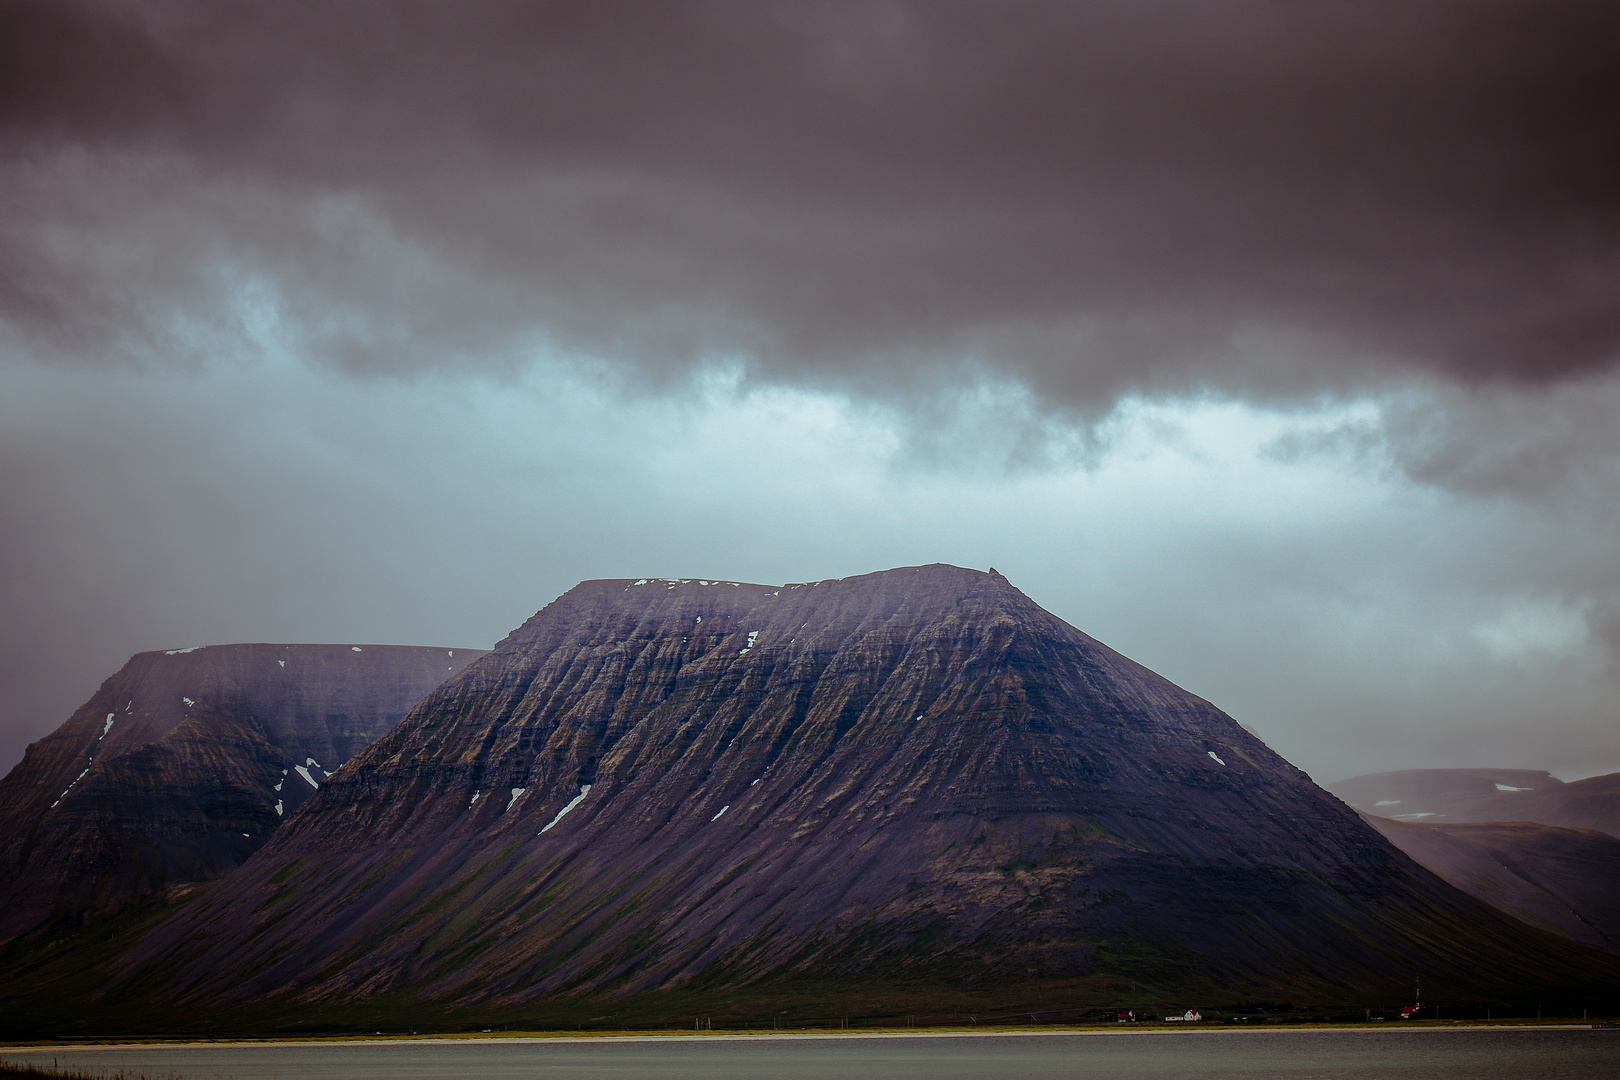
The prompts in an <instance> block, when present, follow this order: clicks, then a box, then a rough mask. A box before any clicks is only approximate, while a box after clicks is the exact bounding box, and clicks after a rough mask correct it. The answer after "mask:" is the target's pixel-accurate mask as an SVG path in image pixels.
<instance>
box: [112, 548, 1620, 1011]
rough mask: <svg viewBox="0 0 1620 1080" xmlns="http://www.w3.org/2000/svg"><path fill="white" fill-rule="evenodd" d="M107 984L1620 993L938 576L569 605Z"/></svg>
mask: <svg viewBox="0 0 1620 1080" xmlns="http://www.w3.org/2000/svg"><path fill="white" fill-rule="evenodd" d="M109 970H110V972H111V975H110V977H102V976H98V981H97V989H96V993H97V994H99V995H100V996H99V997H98V999H97V1001H98V1005H97V1007H98V1008H102V1009H112V1008H114V1007H123V1006H126V1005H127V1006H128V1007H130V1008H134V1007H135V1006H136V1004H139V1005H141V1006H142V1007H147V1008H161V1009H165V1010H168V1011H169V1015H174V1014H176V1010H179V1011H182V1012H186V1013H187V1014H191V1013H193V1012H195V1011H196V1010H204V1009H215V1010H219V1009H226V1008H237V1009H240V1010H251V1011H252V1014H253V1015H254V1016H256V1017H264V1016H269V1015H273V1014H275V1013H276V1010H277V1009H283V1010H284V1011H283V1012H282V1013H281V1014H280V1015H289V1016H290V1015H294V1013H296V1015H299V1016H306V1015H308V1013H309V1012H310V1011H311V1010H320V1009H340V1008H343V1007H346V1006H353V1005H356V1004H357V1003H366V1002H378V1001H382V1002H388V1003H389V1008H390V1009H393V1010H398V1009H403V1008H405V1007H406V1006H408V1005H410V1006H413V1007H414V1006H416V1005H422V1004H424V1003H425V1004H426V1005H431V1006H432V1007H434V1008H438V1009H454V1008H463V1009H466V1008H471V1007H479V1008H486V1009H497V1008H499V1009H508V1010H511V1009H522V1008H531V1009H555V1008H561V1007H562V1005H560V1004H559V1003H560V1002H564V1003H565V1002H566V1001H568V1000H590V1001H596V1002H602V1001H614V1000H616V1001H619V1002H621V1003H624V1002H631V1001H642V1002H647V1001H657V1000H664V1001H675V1000H677V999H679V995H681V994H686V995H692V994H699V993H708V994H714V995H722V996H723V997H724V1000H726V1001H729V1002H732V1003H733V1004H732V1005H728V1006H727V1007H728V1008H733V1009H749V1008H751V1009H754V1010H756V1011H758V1012H760V1013H763V1012H765V1011H767V1009H768V1008H770V1007H772V1006H770V1005H769V1003H770V1002H778V1003H779V1002H781V1001H782V1000H785V998H784V997H783V995H789V994H799V995H800V997H799V998H796V999H794V1000H795V1001H797V1002H800V1003H801V1004H802V1003H803V1002H805V1001H809V1000H811V999H812V998H814V999H815V1000H817V1001H828V1000H834V999H835V998H836V999H837V1000H841V1001H842V1000H849V997H848V995H850V994H857V993H858V994H862V995H865V997H863V998H862V1000H863V1001H866V1002H868V1004H871V1003H873V1002H881V1003H883V1004H884V1005H885V1007H889V1006H894V1005H896V1004H897V1003H905V1002H912V1001H918V1000H924V999H926V1000H930V1001H936V1002H937V1001H946V1000H950V1001H971V1000H976V999H975V998H974V995H982V994H987V993H991V992H992V991H993V993H994V994H998V995H1003V996H1002V997H1001V998H998V1000H1007V999H1009V998H1010V997H1012V996H1016V995H1023V997H1022V998H1020V1000H1022V999H1024V998H1028V999H1031V1000H1033V999H1034V998H1035V997H1036V996H1037V995H1050V996H1049V997H1044V998H1043V1000H1059V999H1066V1000H1070V1001H1073V1000H1082V1001H1084V1000H1090V1001H1093V1002H1095V1001H1098V1000H1101V1001H1104V1002H1106V1001H1110V1000H1120V999H1122V998H1130V997H1135V998H1137V999H1138V1000H1158V999H1159V996H1161V995H1164V996H1171V995H1173V996H1172V997H1171V999H1172V1000H1175V999H1178V998H1180V999H1185V998H1186V997H1187V996H1188V995H1194V996H1196V997H1200V998H1204V999H1206V1000H1208V999H1209V998H1210V997H1211V996H1213V995H1217V994H1219V995H1227V996H1228V997H1227V999H1228V1000H1244V999H1245V998H1247V999H1249V1000H1253V999H1255V997H1256V996H1261V999H1262V1000H1283V999H1290V998H1293V999H1297V998H1299V997H1304V998H1305V999H1306V1000H1333V1001H1343V1000H1347V999H1349V1000H1373V1001H1378V1000H1389V1001H1400V1000H1404V999H1405V995H1406V994H1408V993H1409V992H1410V991H1409V988H1410V986H1411V976H1412V974H1413V972H1414V971H1417V972H1421V973H1422V976H1423V982H1424V987H1425V990H1426V991H1429V992H1432V993H1435V994H1441V993H1443V992H1447V991H1448V988H1449V992H1452V993H1456V994H1473V995H1494V996H1496V997H1504V996H1509V995H1518V994H1524V993H1536V992H1540V991H1541V990H1543V989H1545V988H1547V987H1550V986H1555V985H1561V986H1582V987H1592V986H1598V987H1600V988H1605V989H1606V992H1609V993H1613V991H1614V990H1615V988H1616V986H1617V984H1620V969H1617V966H1616V961H1615V958H1613V957H1610V956H1606V955H1605V954H1601V953H1597V952H1594V951H1591V950H1587V949H1585V948H1583V947H1581V946H1579V945H1577V944H1575V943H1572V942H1568V941H1565V940H1564V939H1561V938H1559V937H1557V936H1555V935H1552V934H1547V933H1544V932H1541V931H1538V930H1535V929H1533V928H1530V927H1528V926H1526V925H1524V924H1523V923H1521V922H1517V921H1515V920H1511V919H1508V918H1506V917H1504V916H1503V915H1501V914H1500V913H1499V912H1497V911H1495V910H1494V909H1492V908H1490V907H1488V906H1487V905H1484V904H1481V903H1479V902H1478V901H1476V900H1474V899H1472V898H1471V897H1468V896H1466V895H1464V894H1463V893H1461V892H1459V891H1458V890H1456V889H1454V888H1452V887H1451V886H1449V885H1447V884H1445V883H1444V882H1443V881H1441V880H1440V879H1438V878H1437V877H1435V876H1434V875H1433V874H1431V873H1429V872H1428V871H1426V870H1424V869H1422V868H1421V867H1420V866H1418V865H1417V864H1416V863H1414V862H1413V861H1412V860H1411V859H1409V858H1408V857H1407V856H1405V855H1403V854H1402V853H1401V852H1400V851H1399V850H1397V849H1396V848H1394V847H1393V846H1392V845H1391V844H1390V843H1389V842H1388V841H1387V840H1385V839H1384V837H1383V836H1381V835H1380V834H1379V833H1378V832H1377V831H1375V830H1374V829H1373V828H1372V827H1370V826H1369V825H1367V824H1366V823H1365V822H1364V821H1362V819H1361V818H1360V817H1359V816H1358V815H1357V814H1356V813H1355V812H1354V811H1353V810H1351V809H1350V808H1349V807H1347V806H1345V805H1344V804H1343V803H1342V802H1340V801H1339V800H1338V799H1335V798H1333V797H1332V796H1331V795H1329V794H1328V793H1326V792H1324V791H1322V790H1321V789H1320V788H1318V787H1317V786H1316V785H1315V784H1313V783H1312V782H1311V780H1310V779H1309V778H1308V777H1307V776H1306V775H1305V774H1304V773H1302V772H1300V771H1299V770H1298V769H1296V768H1294V767H1293V766H1291V765H1289V764H1288V762H1286V761H1284V760H1283V759H1281V758H1280V757H1278V756H1277V755H1276V754H1275V753H1273V752H1272V751H1271V750H1269V749H1268V748H1267V747H1266V746H1265V745H1264V744H1263V743H1261V742H1260V741H1259V740H1258V739H1256V738H1255V737H1254V736H1252V735H1250V734H1249V733H1248V732H1246V731H1244V730H1243V729H1242V728H1241V727H1240V726H1239V725H1238V724H1237V723H1235V722H1234V721H1233V720H1232V719H1231V718H1229V717H1227V716H1226V715H1225V714H1223V713H1222V712H1221V711H1220V710H1218V709H1216V708H1215V707H1214V706H1213V705H1211V704H1209V703H1208V702H1206V701H1204V700H1202V699H1200V698H1198V697H1196V696H1194V695H1192V694H1190V693H1187V692H1186V691H1184V690H1181V689H1180V688H1178V687H1176V686H1174V685H1173V684H1171V683H1170V682H1168V681H1167V680H1165V679H1163V678H1161V677H1160V676H1158V675H1156V674H1154V673H1153V672H1151V671H1149V670H1147V669H1146V668H1144V667H1142V666H1141V665H1139V664H1136V663H1134V662H1132V661H1130V660H1128V659H1126V658H1125V657H1123V656H1121V655H1120V654H1118V653H1116V652H1114V651H1112V650H1110V649H1108V648H1107V647H1106V646H1104V645H1102V644H1100V643H1099V642H1097V641H1095V640H1093V639H1092V638H1090V637H1088V636H1086V635H1085V634H1083V633H1081V632H1080V631H1078V630H1076V629H1075V628H1073V627H1071V626H1069V625H1068V624H1066V623H1064V622H1063V621H1061V620H1059V619H1057V618H1056V617H1054V616H1052V615H1050V614H1048V613H1047V612H1045V611H1043V610H1042V609H1041V608H1040V607H1038V606H1037V605H1036V604H1035V603H1034V602H1032V601H1031V600H1030V599H1029V598H1028V597H1026V596H1024V594H1022V593H1021V592H1019V591H1018V590H1017V589H1015V588H1013V587H1012V586H1011V585H1010V584H1009V583H1008V582H1007V581H1006V579H1004V578H1003V577H1001V576H1000V575H999V574H997V573H995V572H994V571H991V572H989V573H981V572H977V571H971V570H962V569H958V568H955V567H949V566H938V565H935V566H923V567H911V568H904V569H898V570H891V571H886V572H883V573H877V574H869V575H866V576H863V577H855V578H845V579H839V580H835V581H822V582H816V583H809V584H799V585H784V586H764V585H750V584H742V583H736V582H720V581H708V580H685V579H683V580H656V579H638V580H611V581H591V582H585V583H583V584H581V585H579V586H577V587H576V588H574V589H572V590H571V591H569V592H568V593H566V594H565V595H563V596H562V597H560V598H559V599H557V600H556V601H554V602H553V603H551V604H550V605H548V606H547V607H546V608H545V609H543V610H542V611H540V612H539V613H538V614H536V615H535V616H534V617H532V618H531V619H529V620H528V621H527V622H526V623H525V624H524V625H523V626H522V627H520V628H519V629H518V630H517V631H515V632H514V633H513V634H511V635H510V636H509V637H508V638H506V640H504V641H502V642H501V643H500V644H499V645H497V646H496V648H495V649H494V650H493V651H492V652H491V653H490V654H488V655H486V656H484V657H482V658H480V659H479V660H478V661H476V662H475V663H473V664H471V665H469V666H468V667H467V668H466V669H465V670H464V671H462V672H461V674H460V675H458V676H456V677H455V678H453V679H451V680H450V681H448V682H447V683H445V684H444V685H443V686H441V687H440V688H439V689H437V690H435V691H434V692H432V693H430V694H429V695H427V697H425V698H424V699H423V700H422V701H421V702H420V703H419V704H417V705H416V706H415V707H414V708H413V709H412V710H411V711H410V713H409V714H408V715H407V716H406V717H405V719H404V720H402V721H401V722H400V723H399V724H398V725H396V726H395V727H394V728H393V729H392V730H391V731H389V732H388V733H387V734H385V735H383V736H381V737H380V738H378V739H377V740H376V741H375V742H373V743H372V744H371V745H370V746H368V747H366V748H365V749H364V750H362V751H361V752H359V753H358V754H357V755H356V756H355V758H354V759H353V760H351V761H350V762H349V763H348V764H347V765H346V766H344V767H343V768H342V769H339V770H338V771H337V772H336V773H335V774H334V775H332V776H331V777H330V778H329V779H328V780H327V781H326V782H325V783H324V784H322V786H321V789H320V790H319V791H318V792H317V793H315V795H314V796H313V797H312V798H311V799H310V800H309V802H308V803H307V804H306V805H305V806H304V807H303V808H302V810H300V812H299V813H298V814H297V815H296V816H295V817H294V818H293V819H292V820H291V821H289V822H288V823H287V825H286V827H284V828H283V829H281V830H280V831H279V832H277V833H276V834H275V835H274V836H273V837H272V838H271V840H270V842H269V843H268V844H266V845H265V847H264V848H263V849H262V850H261V851H260V852H259V853H258V854H257V855H256V856H255V857H254V858H253V859H252V860H250V861H248V862H247V863H245V864H244V865H243V866H241V867H240V868H239V869H237V870H236V871H235V872H234V873H232V874H231V875H230V876H229V877H227V878H225V879H224V880H223V881H222V882H220V883H219V884H218V885H217V886H215V887H214V888H212V889H211V890H210V891H208V892H207V893H206V895H202V896H199V897H197V898H196V899H195V900H194V901H192V902H190V903H188V904H186V905H184V906H182V907H181V908H179V909H178V910H177V911H175V912H174V913H173V914H172V915H171V916H170V917H169V918H168V919H167V920H166V921H164V922H162V923H161V924H159V925H157V926H156V927H154V928H152V929H151V930H150V931H149V932H146V933H144V936H142V937H140V939H139V940H138V941H136V942H135V944H133V945H132V946H131V947H129V948H127V949H126V950H124V951H123V953H122V954H121V955H120V956H119V957H118V958H117V959H116V961H114V962H112V964H111V965H110V969H109ZM998 988H999V989H998ZM1008 988H1012V989H1008ZM1431 988H1432V990H1431ZM660 995H662V997H660ZM816 995H821V996H820V997H817V996H816ZM838 995H844V996H842V997H838ZM1262 995H1263V996H1262ZM1307 995H1323V996H1317V997H1314V998H1312V997H1309V996H1307ZM1326 995H1332V996H1326ZM681 1000H691V998H690V997H688V998H686V999H681ZM716 1000H718V999H716ZM737 1002H741V1004H736V1003H737ZM649 1007H650V1006H649ZM806 1007H808V1006H806ZM871 1007H873V1008H876V1007H878V1006H877V1005H875V1004H872V1005H871ZM286 1010H292V1011H286ZM609 1011H611V1010H609ZM392 1015H399V1014H398V1013H397V1011H396V1012H395V1013H393V1014H392Z"/></svg>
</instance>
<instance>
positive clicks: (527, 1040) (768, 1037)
mask: <svg viewBox="0 0 1620 1080" xmlns="http://www.w3.org/2000/svg"><path fill="white" fill-rule="evenodd" d="M1121 1028H1123V1030H1120V1029H1114V1028H1100V1029H1099V1028H1046V1029H1042V1028H1028V1027H1025V1028H990V1029H985V1030H980V1031H938V1030H921V1031H908V1030H905V1029H891V1030H883V1031H685V1030H682V1031H662V1032H651V1031H627V1032H602V1033H600V1034H590V1035H588V1034H584V1033H582V1032H557V1033H556V1034H544V1033H531V1032H519V1033H514V1034H511V1035H503V1034H497V1033H493V1032H491V1033H487V1034H486V1033H484V1032H478V1033H476V1034H467V1035H463V1034H454V1033H452V1034H434V1035H354V1036H348V1035H333V1036H330V1037H325V1038H285V1039H282V1038H274V1037H268V1038H263V1039H244V1038H227V1039H187V1040H184V1041H176V1040H163V1039H160V1040H153V1039H151V1038H144V1039H133V1040H128V1041H125V1040H109V1041H103V1042H94V1043H89V1042H87V1043H37V1044H26V1045H24V1044H15V1043H13V1044H0V1054H6V1055H9V1054H37V1053H48V1052H51V1051H55V1052H58V1053H63V1052H69V1051H93V1050H139V1049H168V1050H177V1049H179V1050H184V1049H201V1048H213V1049H235V1048H247V1047H272V1046H286V1047H295V1046H305V1047H307V1046H332V1047H336V1046H355V1045H370V1046H386V1045H394V1044H405V1043H428V1042H454V1043H456V1044H458V1045H464V1044H467V1043H507V1044H512V1043H515V1044H520V1045H537V1044H541V1043H598V1042H603V1041H609V1042H615V1043H649V1042H668V1041H671V1040H682V1041H695V1042H783V1041H790V1040H798V1041H804V1040H815V1041H826V1040H831V1039H985V1038H1029V1037H1042V1036H1044V1037H1048V1038H1050V1037H1054V1036H1062V1037H1072V1036H1091V1037H1104V1038H1106V1037H1109V1036H1121V1035H1123V1036H1131V1037H1138V1038H1140V1037H1146V1036H1154V1035H1171V1036H1185V1035H1205V1034H1220V1035H1254V1034H1287V1033H1290V1032H1296V1031H1342V1032H1362V1033H1370V1032H1390V1031H1397V1032H1403V1033H1406V1034H1420V1033H1436V1032H1458V1031H1563V1030H1575V1031H1590V1030H1593V1028H1594V1025H1593V1022H1592V1021H1569V1022H1567V1023H1562V1024H1557V1023H1553V1024H1549V1023H1544V1022H1543V1023H1532V1024H1494V1023H1471V1022H1469V1021H1466V1020H1462V1021H1455V1022H1445V1021H1442V1022H1439V1023H1432V1026H1417V1025H1411V1024H1400V1023H1396V1024H1389V1025H1385V1024H1377V1025H1374V1024H1362V1025H1356V1026H1351V1025H1348V1024H1337V1025H1329V1024H1290V1025H1288V1026H1286V1027H1284V1026H1282V1025H1278V1026H1276V1027H1263V1026H1260V1025H1247V1026H1228V1025H1221V1026H1219V1027H1213V1026H1212V1027H1196V1026H1189V1027H1186V1028H1172V1027H1148V1028H1140V1027H1138V1028H1129V1027H1125V1026H1124V1025H1121Z"/></svg>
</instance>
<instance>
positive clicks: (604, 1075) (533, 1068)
mask: <svg viewBox="0 0 1620 1080" xmlns="http://www.w3.org/2000/svg"><path fill="white" fill-rule="evenodd" d="M4 1060H8V1061H14V1062H19V1063H20V1062H23V1061H28V1062H31V1063H35V1064H39V1063H43V1064H50V1063H51V1062H52V1061H53V1060H55V1061H56V1062H57V1063H58V1064H59V1065H62V1066H66V1067H72V1068H76V1069H84V1070H87V1071H91V1072H102V1071H105V1072H106V1073H108V1074H116V1073H117V1071H118V1070H119V1069H127V1070H134V1071H144V1072H147V1073H149V1074H153V1075H167V1074H170V1073H174V1074H177V1075H178V1076H180V1077H185V1078H187V1080H212V1078H215V1077H219V1078H234V1080H339V1078H341V1080H414V1078H420V1080H438V1078H441V1077H445V1078H454V1080H517V1078H520V1077H521V1078H524V1080H532V1078H535V1077H556V1078H559V1080H560V1078H569V1080H572V1078H575V1077H579V1078H589V1080H620V1078H623V1080H646V1078H648V1077H658V1078H659V1080H998V1078H1002V1077H1006V1078H1009V1080H1010V1078H1014V1077H1016V1078H1019V1080H1058V1078H1060V1077H1061V1078H1071V1077H1132V1078H1159V1077H1164V1078H1169V1077H1177V1078H1194V1080H1197V1078H1211V1080H1214V1078H1236V1077H1262V1078H1266V1080H1306V1078H1310V1080H1340V1078H1345V1080H1351V1078H1353V1080H1442V1078H1443V1080H1459V1078H1468V1080H1611V1078H1613V1077H1615V1076H1620V1031H1613V1030H1591V1029H1588V1028H1561V1029H1555V1030H1544V1029H1541V1030H1525V1029H1520V1030H1500V1029H1452V1030H1446V1029H1382V1030H1378V1031H1208V1032H1185V1033H1182V1032H1174V1033H1171V1032H1155V1033H1149V1032H1108V1033H1099V1034H1084V1035H1019V1036H994V1035H990V1036H960V1037H957V1036H946V1037H929V1036H875V1035H874V1036H855V1037H808V1038H760V1037H753V1038H736V1039H728V1038H723V1037H721V1038H689V1037H682V1038H671V1037H661V1038H629V1039H617V1038H581V1039H572V1038H552V1039H494V1040H478V1041H471V1040H467V1041H463V1040H445V1041H411V1042H384V1041H379V1042H369V1043H336V1044H285V1043H284V1044H274V1043H264V1044H257V1045H243V1044H235V1045H228V1044H227V1045H213V1046H162V1047H160V1046H145V1047H118V1048H106V1049H75V1050H71V1051H66V1052H64V1051H60V1050H56V1051H35V1052H30V1053H26V1054H10V1053H8V1054H5V1055H4Z"/></svg>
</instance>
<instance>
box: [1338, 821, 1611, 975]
mask: <svg viewBox="0 0 1620 1080" xmlns="http://www.w3.org/2000/svg"><path fill="white" fill-rule="evenodd" d="M1367 820H1368V821H1369V822H1370V823H1371V824H1372V825H1373V827H1374V828H1376V829H1377V830H1378V831H1379V832H1381V833H1383V834H1384V835H1385V836H1386V837H1388V838H1389V839H1390V841H1391V842H1393V843H1394V844H1395V846H1396V847H1398V848H1400V849H1401V850H1402V851H1404V852H1406V853H1407V854H1408V855H1410V856H1412V858H1414V859H1416V860H1417V861H1418V862H1419V863H1422V864H1423V865H1424V866H1426V867H1428V868H1429V869H1430V870H1433V871H1434V872H1435V873H1436V874H1439V875H1440V876H1441V877H1443V878H1445V879H1446V880H1447V881H1449V882H1451V884H1453V885H1455V886H1456V887H1457V888H1459V889H1461V890H1462V891H1463V892H1466V893H1468V894H1469V895H1470V896H1473V897H1476V898H1477V899H1480V900H1483V901H1484V902H1485V903H1487V904H1490V905H1491V906H1492V907H1495V908H1497V909H1499V910H1501V911H1503V912H1505V913H1506V914H1508V915H1511V916H1513V917H1514V918H1516V919H1521V920H1523V921H1524V922H1527V923H1529V924H1530V925H1531V926H1539V927H1542V928H1544V929H1547V930H1551V931H1553V932H1555V933H1559V934H1563V935H1564V936H1565V937H1568V938H1571V939H1573V940H1575V941H1579V942H1583V943H1584V944H1587V945H1592V946H1595V947H1597V948H1600V949H1606V950H1608V951H1609V952H1612V953H1620V840H1617V839H1616V838H1614V837H1613V836H1610V835H1609V834H1608V833H1601V832H1596V831H1594V830H1592V829H1569V828H1560V827H1558V826H1556V825H1540V824H1536V823H1534V822H1528V821H1504V822H1494V823H1485V824H1467V825H1460V824H1459V825H1428V824H1419V823H1415V822H1413V823H1409V822H1404V821H1391V820H1389V819H1388V818H1378V817H1372V816H1368V818H1367Z"/></svg>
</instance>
